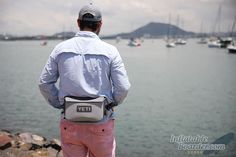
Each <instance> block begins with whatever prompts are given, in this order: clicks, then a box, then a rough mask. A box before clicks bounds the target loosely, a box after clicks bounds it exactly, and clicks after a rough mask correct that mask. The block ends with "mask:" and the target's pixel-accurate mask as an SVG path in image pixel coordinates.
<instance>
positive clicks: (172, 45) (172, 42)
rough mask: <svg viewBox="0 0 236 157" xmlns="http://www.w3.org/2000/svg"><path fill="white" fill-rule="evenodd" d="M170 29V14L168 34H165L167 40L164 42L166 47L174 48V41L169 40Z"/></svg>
mask: <svg viewBox="0 0 236 157" xmlns="http://www.w3.org/2000/svg"><path fill="white" fill-rule="evenodd" d="M170 27H171V14H170V15H169V26H168V33H167V40H166V47H168V48H173V47H175V46H176V45H175V41H174V40H172V39H170Z"/></svg>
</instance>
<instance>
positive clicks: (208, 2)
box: [0, 0, 236, 35]
mask: <svg viewBox="0 0 236 157" xmlns="http://www.w3.org/2000/svg"><path fill="white" fill-rule="evenodd" d="M88 2H89V1H88V0H80V1H78V0H67V1H65V0H50V1H48V0H37V1H32V0H18V1H15V0H1V1H0V15H1V18H0V24H1V27H0V33H10V34H17V35H26V34H30V35H31V34H34V35H35V34H49V35H50V34H54V33H56V32H60V31H63V30H65V31H77V30H78V28H77V25H76V19H77V16H78V12H79V10H80V8H81V7H82V6H83V5H85V4H88ZM93 3H95V4H96V5H97V6H98V7H99V8H100V9H101V11H102V13H103V23H104V24H103V29H102V31H101V33H102V35H108V34H115V33H120V32H128V31H131V30H134V29H136V28H138V27H140V26H142V25H145V24H147V23H148V22H165V23H167V22H168V16H169V14H171V15H172V23H173V24H175V23H176V19H177V16H179V17H180V19H181V21H183V23H184V28H185V29H187V30H191V31H199V30H200V25H201V23H202V22H203V23H204V25H205V28H206V30H207V31H211V29H212V26H213V25H214V23H215V21H216V18H217V11H218V8H219V5H222V15H221V25H222V26H221V27H222V31H226V30H228V28H229V25H232V23H233V20H234V17H235V16H236V11H235V8H236V1H235V0H165V1H162V0H145V1H141V0H102V1H101V0H94V1H93Z"/></svg>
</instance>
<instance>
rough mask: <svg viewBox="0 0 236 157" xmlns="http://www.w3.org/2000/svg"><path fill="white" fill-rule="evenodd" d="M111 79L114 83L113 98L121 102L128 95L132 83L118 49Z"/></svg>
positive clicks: (112, 64) (113, 62) (112, 66)
mask: <svg viewBox="0 0 236 157" xmlns="http://www.w3.org/2000/svg"><path fill="white" fill-rule="evenodd" d="M111 80H112V83H113V98H114V100H115V102H116V103H118V104H121V103H122V102H123V100H124V99H125V97H126V96H127V94H128V91H129V88H130V86H131V85H130V82H129V78H128V75H127V72H126V70H125V66H124V63H123V61H122V58H121V56H120V54H119V52H118V51H117V55H116V57H114V59H113V60H112V63H111Z"/></svg>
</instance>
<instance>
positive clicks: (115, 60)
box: [40, 31, 130, 105]
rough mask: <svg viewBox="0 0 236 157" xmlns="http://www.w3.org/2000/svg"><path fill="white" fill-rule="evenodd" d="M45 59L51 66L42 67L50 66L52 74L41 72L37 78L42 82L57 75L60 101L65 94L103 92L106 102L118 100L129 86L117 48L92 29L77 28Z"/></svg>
mask: <svg viewBox="0 0 236 157" xmlns="http://www.w3.org/2000/svg"><path fill="white" fill-rule="evenodd" d="M49 62H50V63H51V64H47V65H48V66H50V65H52V66H51V67H47V65H46V67H45V69H46V71H50V70H51V72H50V73H51V74H52V75H50V77H48V75H41V76H42V77H41V79H40V80H41V82H42V86H43V83H44V82H48V79H49V80H51V79H56V78H57V77H58V76H59V77H60V84H59V94H58V97H59V101H60V104H63V101H64V100H63V99H64V97H65V96H67V95H72V96H80V97H97V96H105V97H107V98H108V101H109V102H112V101H115V102H117V103H120V102H122V101H123V99H124V98H125V97H126V95H127V92H128V89H129V87H130V84H129V80H128V77H127V75H126V71H125V68H124V64H123V62H122V59H121V57H120V55H119V52H118V51H117V49H116V48H115V47H114V46H112V45H110V44H107V43H105V42H103V41H101V40H100V39H99V37H98V36H97V35H96V34H95V33H92V32H87V31H81V32H79V33H77V34H76V36H75V37H74V38H72V39H69V40H67V41H64V42H62V43H60V44H58V45H57V46H56V47H55V49H54V50H53V52H52V54H51V55H50V58H49ZM54 64H55V65H54ZM53 65H54V66H53ZM47 69H48V70H47ZM43 76H47V77H43ZM41 91H42V90H41ZM52 105H53V104H52Z"/></svg>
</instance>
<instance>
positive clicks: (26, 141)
mask: <svg viewBox="0 0 236 157" xmlns="http://www.w3.org/2000/svg"><path fill="white" fill-rule="evenodd" d="M55 156H57V157H63V155H62V151H61V142H60V140H58V139H52V140H51V141H48V140H47V139H46V138H44V137H42V136H39V135H36V134H32V133H29V132H25V133H18V134H15V135H14V134H11V133H10V132H8V131H0V157H55Z"/></svg>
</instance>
